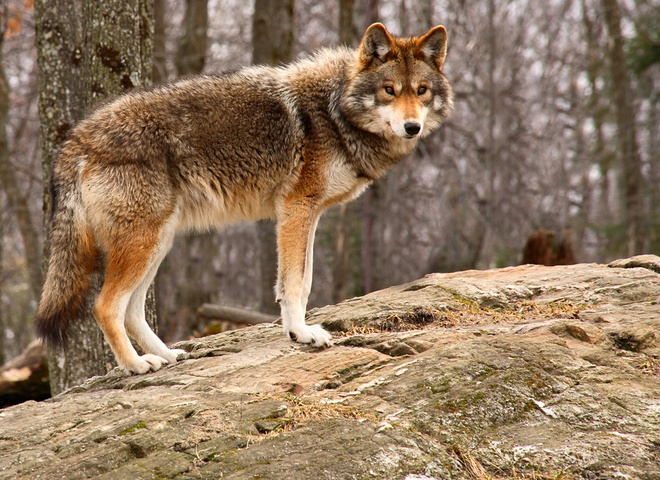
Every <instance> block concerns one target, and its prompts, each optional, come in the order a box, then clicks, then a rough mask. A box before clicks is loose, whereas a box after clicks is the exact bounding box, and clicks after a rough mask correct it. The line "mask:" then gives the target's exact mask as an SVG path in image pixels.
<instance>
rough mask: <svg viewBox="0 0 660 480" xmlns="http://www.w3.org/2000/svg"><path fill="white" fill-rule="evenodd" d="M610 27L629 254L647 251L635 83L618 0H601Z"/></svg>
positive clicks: (610, 47) (609, 45)
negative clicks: (633, 86) (629, 70)
mask: <svg viewBox="0 0 660 480" xmlns="http://www.w3.org/2000/svg"><path fill="white" fill-rule="evenodd" d="M602 7H603V11H604V14H605V24H606V27H607V33H608V35H609V39H608V47H609V48H608V54H609V60H610V75H611V81H612V83H611V85H612V95H613V100H614V106H615V110H616V123H617V143H618V147H619V155H620V158H621V162H622V165H623V180H624V185H625V187H624V195H625V199H624V211H625V218H626V222H627V224H626V237H627V245H626V248H627V252H626V253H627V255H629V256H631V255H637V254H641V253H644V247H645V225H644V198H643V193H644V185H643V181H644V180H643V176H642V161H641V158H640V155H639V147H638V144H637V128H636V126H635V110H634V105H633V99H632V86H631V82H630V78H629V76H628V70H627V66H626V57H625V53H624V45H623V36H622V34H621V12H620V10H619V4H618V3H617V0H602Z"/></svg>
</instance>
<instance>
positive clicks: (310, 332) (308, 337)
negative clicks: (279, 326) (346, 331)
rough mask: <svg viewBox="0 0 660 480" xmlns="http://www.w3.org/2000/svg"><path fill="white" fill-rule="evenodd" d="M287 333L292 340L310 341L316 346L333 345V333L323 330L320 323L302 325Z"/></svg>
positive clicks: (299, 341)
mask: <svg viewBox="0 0 660 480" xmlns="http://www.w3.org/2000/svg"><path fill="white" fill-rule="evenodd" d="M285 333H288V335H289V338H290V339H291V340H293V341H295V342H298V343H309V344H311V345H312V346H314V347H329V346H330V345H332V335H330V334H329V333H328V332H326V331H325V330H323V327H321V326H320V325H302V326H300V327H298V328H296V329H295V330H294V329H291V330H290V331H289V332H285Z"/></svg>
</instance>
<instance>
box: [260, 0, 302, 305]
mask: <svg viewBox="0 0 660 480" xmlns="http://www.w3.org/2000/svg"><path fill="white" fill-rule="evenodd" d="M293 9H294V0H255V2H254V16H253V17H252V63H254V64H268V65H279V64H282V63H285V62H288V61H290V60H291V58H292V57H293V35H294V22H293ZM257 234H258V238H259V265H260V269H261V302H260V306H259V309H260V310H261V311H263V312H265V313H273V314H277V313H278V312H279V307H278V306H277V304H276V303H275V295H274V286H275V282H276V280H277V245H276V239H275V222H273V221H271V220H268V221H266V220H263V221H260V222H259V223H258V224H257Z"/></svg>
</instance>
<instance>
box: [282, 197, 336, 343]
mask: <svg viewBox="0 0 660 480" xmlns="http://www.w3.org/2000/svg"><path fill="white" fill-rule="evenodd" d="M318 216H319V215H318V214H317V213H316V212H315V211H314V209H313V208H311V207H310V206H309V205H307V204H305V203H302V202H298V201H291V202H287V203H285V206H284V208H283V211H282V214H281V215H279V216H278V217H279V218H278V224H277V247H278V272H277V273H278V274H277V287H276V290H277V291H276V295H277V299H278V301H279V302H280V307H281V309H282V326H283V327H284V334H285V335H287V336H289V337H290V338H291V339H292V340H295V341H297V342H300V343H311V344H312V345H314V346H317V347H323V346H327V345H330V344H331V342H332V336H331V335H330V334H329V333H328V332H326V331H325V330H324V329H323V328H322V327H321V326H320V325H306V324H305V310H304V308H303V305H306V304H307V298H306V297H307V296H308V295H309V289H310V287H311V283H312V272H311V268H312V266H311V262H310V261H309V257H310V255H311V248H312V245H310V242H313V241H314V229H315V228H316V225H317V223H318ZM308 250H309V254H308ZM306 267H309V268H308V269H306ZM306 270H309V271H306Z"/></svg>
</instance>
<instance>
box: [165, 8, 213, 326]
mask: <svg viewBox="0 0 660 480" xmlns="http://www.w3.org/2000/svg"><path fill="white" fill-rule="evenodd" d="M183 26H184V33H183V35H182V36H181V38H179V42H178V49H177V55H176V59H175V62H174V63H175V65H176V70H177V72H176V73H177V76H179V77H184V76H186V75H195V74H199V73H202V70H203V69H204V64H205V62H206V49H207V43H208V41H207V36H208V1H207V0H187V1H186V12H185V16H184V19H183ZM215 235H216V234H215V233H209V232H207V233H197V234H192V235H190V236H185V237H182V238H179V239H177V242H176V246H175V247H174V249H173V255H178V256H179V258H180V259H183V261H184V265H185V268H184V270H183V272H177V275H176V278H175V279H169V278H165V277H166V276H171V275H172V274H173V272H172V268H171V265H172V261H173V260H174V259H173V258H172V256H171V255H170V256H168V257H167V258H166V259H165V262H164V265H163V267H162V271H163V276H159V279H158V281H163V282H167V281H172V282H174V283H175V285H176V295H175V298H176V302H175V303H176V313H175V314H174V316H173V319H172V322H173V323H174V325H180V331H181V332H182V333H183V334H184V335H188V334H189V333H192V332H193V331H194V330H196V329H198V328H199V325H198V315H197V309H198V308H199V307H200V305H202V304H203V303H208V302H210V301H211V299H212V297H213V293H214V292H213V291H212V290H211V289H212V288H213V286H214V285H213V282H208V281H200V280H201V279H203V278H205V277H206V276H207V275H208V273H209V262H208V261H207V258H209V256H210V255H213V254H214V242H213V239H214V236H215ZM163 326H164V327H165V328H164V329H165V331H167V332H171V331H173V330H175V329H174V328H172V327H173V325H163Z"/></svg>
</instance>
